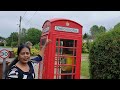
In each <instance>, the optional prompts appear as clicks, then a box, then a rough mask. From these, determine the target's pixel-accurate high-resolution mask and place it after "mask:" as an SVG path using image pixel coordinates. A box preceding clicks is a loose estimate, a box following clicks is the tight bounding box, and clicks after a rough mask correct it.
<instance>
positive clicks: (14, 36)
mask: <svg viewBox="0 0 120 90" xmlns="http://www.w3.org/2000/svg"><path fill="white" fill-rule="evenodd" d="M6 41H7V45H8V46H12V42H15V43H18V32H13V33H11V35H10V36H9V37H8V38H6ZM15 46H17V45H15Z"/></svg>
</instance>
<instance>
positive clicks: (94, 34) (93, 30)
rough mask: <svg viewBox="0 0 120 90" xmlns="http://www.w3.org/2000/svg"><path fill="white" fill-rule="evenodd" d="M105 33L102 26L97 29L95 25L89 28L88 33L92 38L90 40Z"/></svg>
mask: <svg viewBox="0 0 120 90" xmlns="http://www.w3.org/2000/svg"><path fill="white" fill-rule="evenodd" d="M104 32H106V28H105V27H104V26H100V27H98V26H97V25H93V26H92V27H91V28H90V33H91V36H92V39H95V38H96V37H97V36H98V35H100V34H101V33H104Z"/></svg>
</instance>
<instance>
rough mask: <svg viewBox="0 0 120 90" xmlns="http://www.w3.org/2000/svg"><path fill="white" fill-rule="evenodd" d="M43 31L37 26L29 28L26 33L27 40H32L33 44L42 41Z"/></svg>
mask: <svg viewBox="0 0 120 90" xmlns="http://www.w3.org/2000/svg"><path fill="white" fill-rule="evenodd" d="M41 33H42V32H41V31H40V30H39V29H36V28H29V29H28V31H27V34H26V38H27V41H30V42H32V44H33V45H35V44H38V43H39V41H40V36H41Z"/></svg>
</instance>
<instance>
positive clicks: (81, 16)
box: [0, 11, 120, 37]
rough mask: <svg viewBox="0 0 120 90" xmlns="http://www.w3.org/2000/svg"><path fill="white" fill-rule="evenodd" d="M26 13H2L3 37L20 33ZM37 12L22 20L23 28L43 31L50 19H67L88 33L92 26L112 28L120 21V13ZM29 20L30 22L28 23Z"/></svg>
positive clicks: (29, 12)
mask: <svg viewBox="0 0 120 90" xmlns="http://www.w3.org/2000/svg"><path fill="white" fill-rule="evenodd" d="M25 12H26V11H0V33H1V36H3V37H8V36H9V35H10V34H11V33H12V32H16V31H18V28H19V27H18V25H17V24H19V18H20V16H23V15H24V13H25ZM35 12H36V11H27V13H26V14H25V16H24V18H23V20H22V27H24V28H29V27H30V25H31V27H36V28H38V29H42V25H43V23H44V22H45V21H46V20H48V19H52V18H66V19H70V20H73V21H76V22H78V23H80V24H81V25H82V26H83V33H85V32H87V33H88V32H89V29H90V27H91V26H92V25H103V26H105V27H106V28H110V27H113V26H114V25H115V24H117V23H118V22H119V21H120V19H119V18H120V11H37V12H36V14H35V15H34V13H35ZM33 15H34V16H33ZM32 16H33V17H32ZM31 17H32V19H31ZM30 19H31V20H30ZM29 20H30V22H28V21H29ZM30 23H31V24H30Z"/></svg>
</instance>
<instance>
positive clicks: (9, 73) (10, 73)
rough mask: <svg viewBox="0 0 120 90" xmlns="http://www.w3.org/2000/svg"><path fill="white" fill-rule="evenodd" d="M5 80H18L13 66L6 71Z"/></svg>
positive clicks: (16, 69) (16, 70)
mask: <svg viewBox="0 0 120 90" xmlns="http://www.w3.org/2000/svg"><path fill="white" fill-rule="evenodd" d="M7 78H8V79H10V78H18V68H17V67H16V66H15V65H13V66H12V67H11V68H10V70H9V71H8V74H7Z"/></svg>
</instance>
